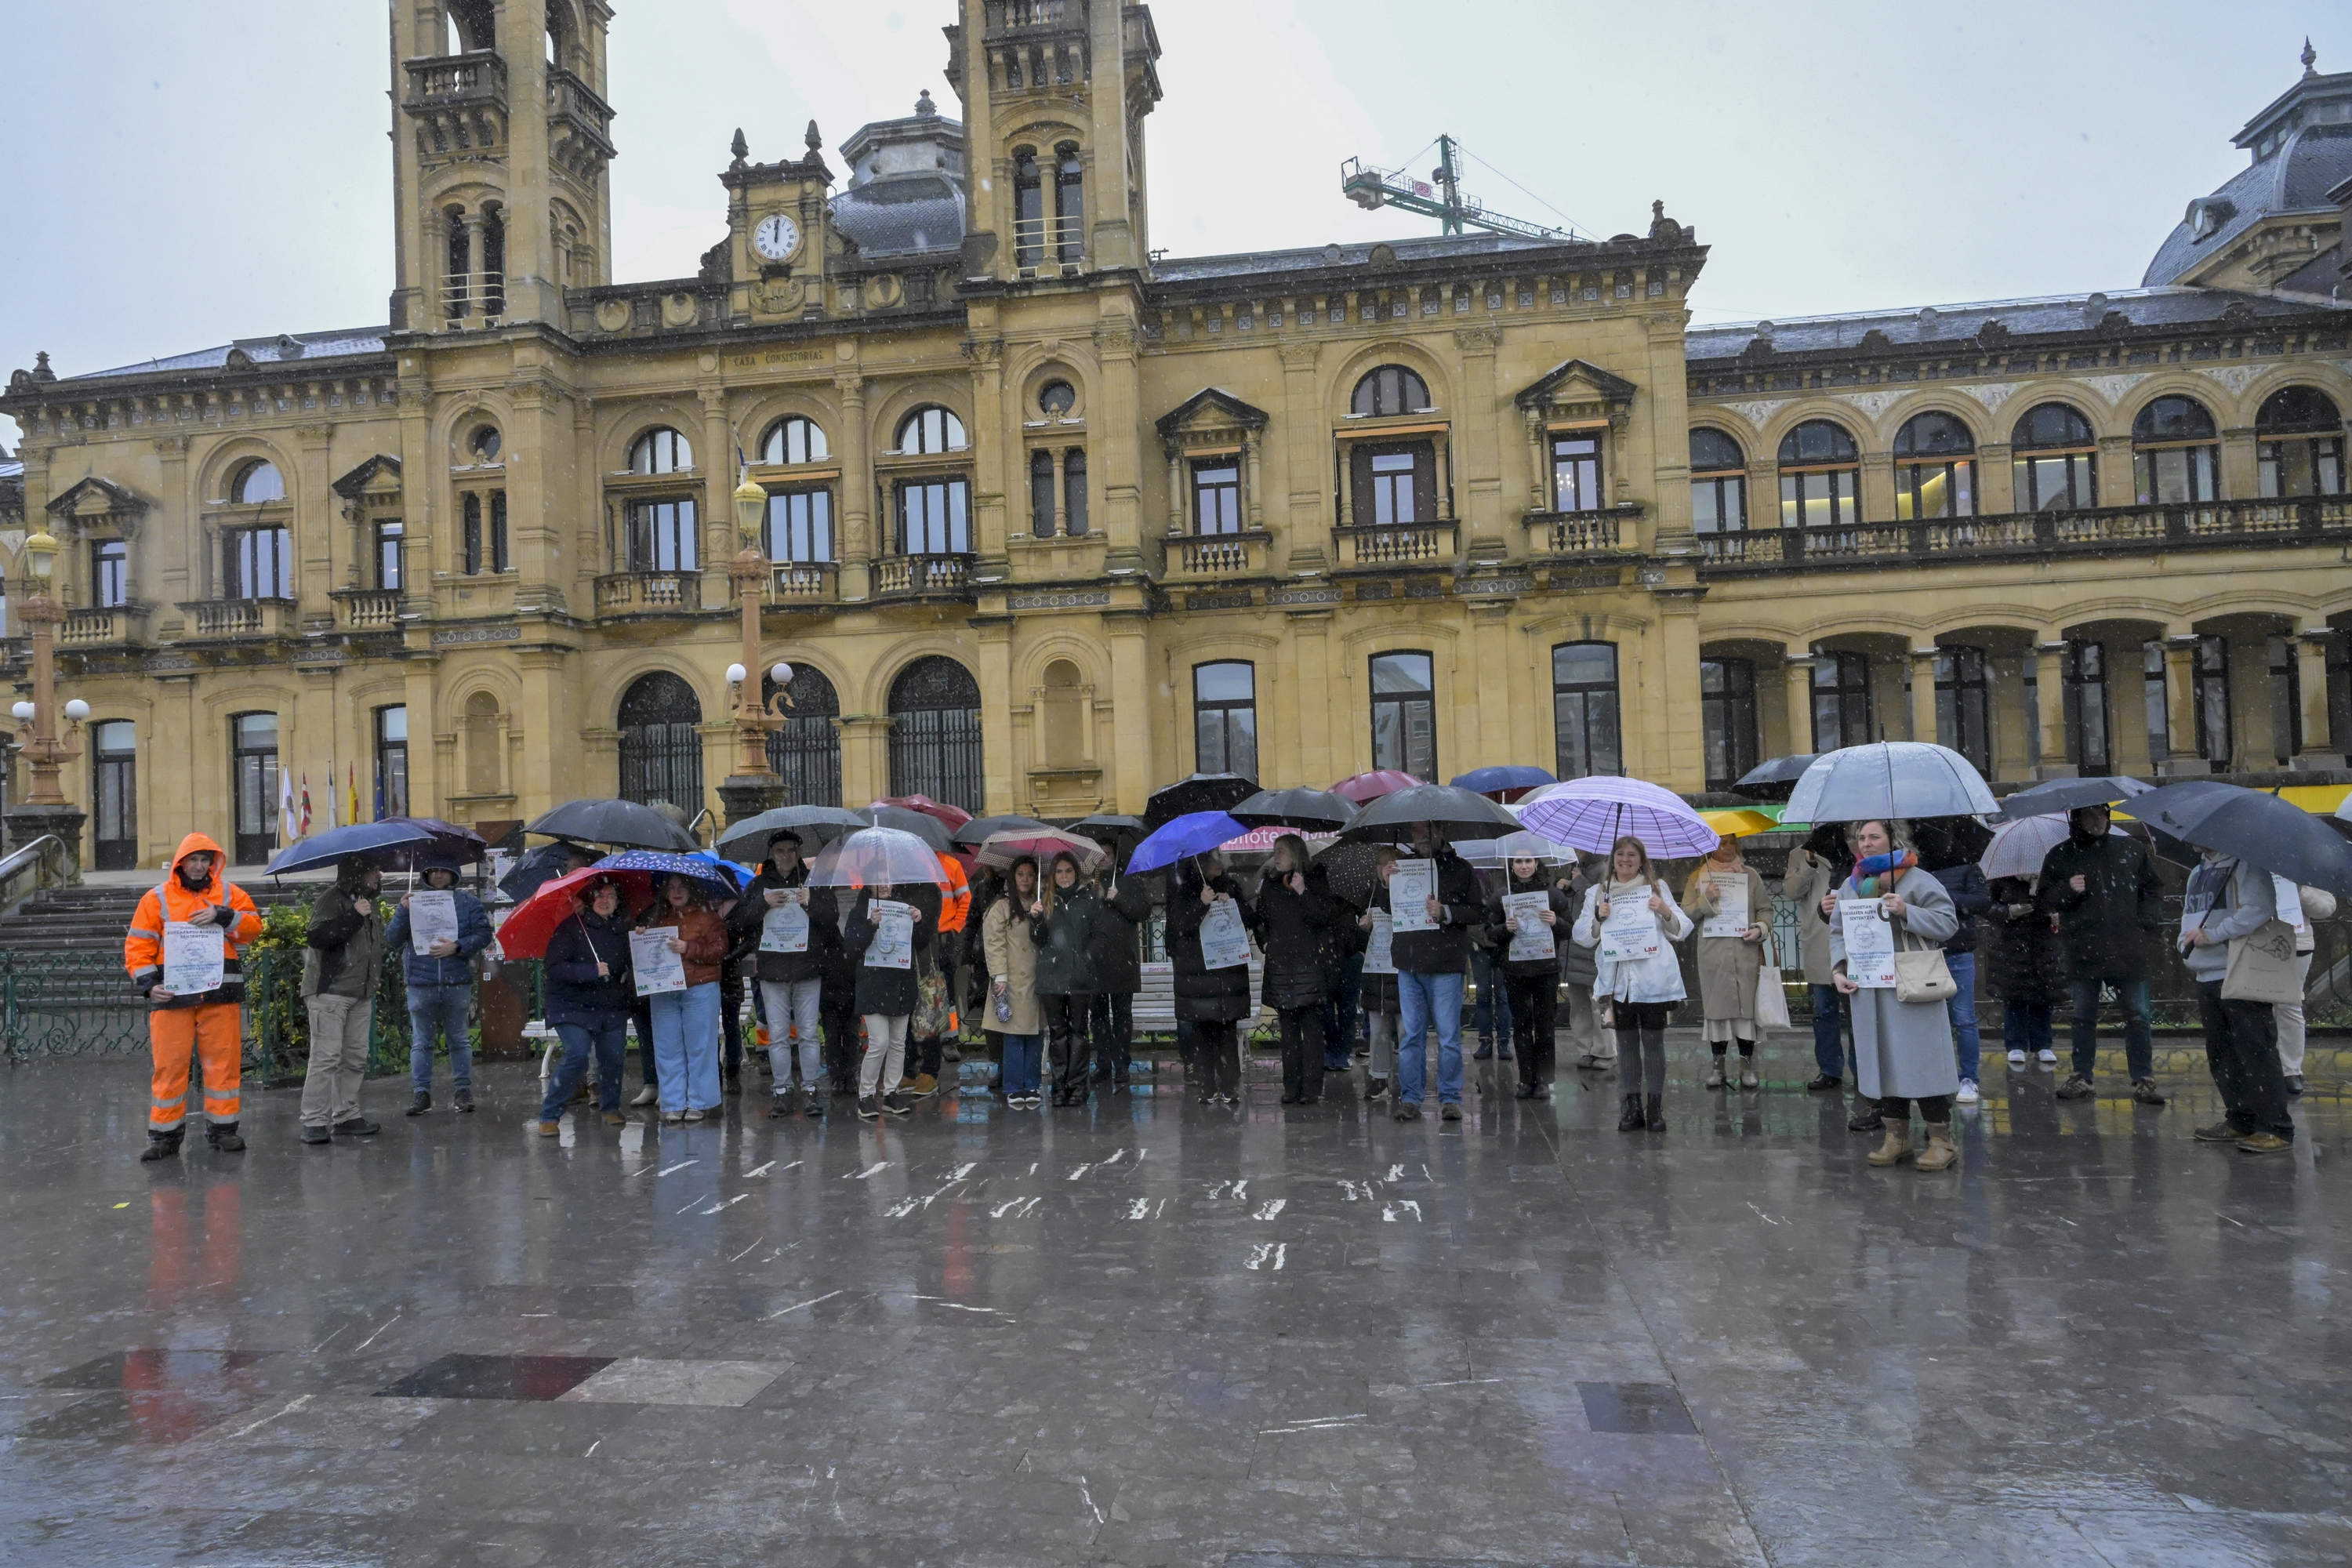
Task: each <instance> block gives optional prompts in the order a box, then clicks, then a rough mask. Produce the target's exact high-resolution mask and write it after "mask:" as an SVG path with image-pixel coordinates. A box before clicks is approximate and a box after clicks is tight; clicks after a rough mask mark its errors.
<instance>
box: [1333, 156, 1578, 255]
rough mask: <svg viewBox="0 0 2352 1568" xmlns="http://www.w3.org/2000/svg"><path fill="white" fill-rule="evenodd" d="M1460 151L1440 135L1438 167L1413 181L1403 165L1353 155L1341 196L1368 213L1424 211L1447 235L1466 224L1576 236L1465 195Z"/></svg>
mask: <svg viewBox="0 0 2352 1568" xmlns="http://www.w3.org/2000/svg"><path fill="white" fill-rule="evenodd" d="M1458 152H1459V144H1458V143H1456V142H1454V138H1453V137H1451V136H1440V137H1439V138H1438V139H1437V167H1436V168H1434V169H1432V170H1431V171H1430V172H1429V179H1428V180H1427V181H1426V182H1424V181H1421V180H1416V179H1414V178H1413V177H1412V175H1411V174H1407V173H1406V172H1405V171H1404V170H1402V169H1396V170H1383V169H1375V168H1373V167H1371V166H1370V165H1369V164H1367V163H1364V162H1363V161H1362V160H1361V159H1360V158H1350V159H1349V160H1348V161H1347V162H1346V163H1342V164H1340V165H1339V194H1340V195H1344V196H1346V197H1347V198H1348V199H1349V201H1351V202H1353V203H1355V204H1356V205H1358V206H1360V207H1361V208H1363V209H1364V210H1365V211H1366V212H1378V211H1379V210H1380V209H1381V208H1382V207H1402V208H1403V209H1404V210H1405V211H1407V212H1416V213H1426V214H1428V215H1429V216H1431V217H1433V218H1435V219H1437V220H1438V221H1439V222H1440V223H1442V224H1443V225H1444V233H1446V234H1460V233H1461V232H1462V230H1463V226H1464V225H1465V224H1467V225H1470V226H1473V227H1476V228H1483V229H1486V230H1488V231H1490V232H1492V233H1495V234H1509V235H1517V237H1520V238H1522V239H1572V238H1574V237H1575V236H1574V235H1573V234H1572V233H1571V232H1570V230H1568V229H1564V228H1548V227H1546V226H1544V225H1542V224H1538V223H1529V222H1528V221H1527V220H1526V219H1524V218H1516V217H1506V216H1503V215H1502V214H1500V213H1490V212H1488V211H1487V210H1486V206H1485V205H1484V204H1483V203H1481V202H1480V201H1479V200H1478V198H1477V197H1475V196H1465V195H1463V194H1462V176H1461V173H1460V163H1459V161H1458V159H1457V157H1456V153H1458Z"/></svg>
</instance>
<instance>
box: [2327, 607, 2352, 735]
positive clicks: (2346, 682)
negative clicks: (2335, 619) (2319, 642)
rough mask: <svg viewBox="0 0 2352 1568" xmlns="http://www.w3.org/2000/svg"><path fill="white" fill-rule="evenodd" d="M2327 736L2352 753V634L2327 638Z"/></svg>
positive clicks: (2336, 634)
mask: <svg viewBox="0 0 2352 1568" xmlns="http://www.w3.org/2000/svg"><path fill="white" fill-rule="evenodd" d="M2327 735H2328V743H2329V744H2331V745H2333V746H2334V747H2335V748H2336V750H2337V751H2339V752H2347V753H2352V637H2346V636H2345V635H2344V634H2343V633H2342V632H2332V633H2330V634H2329V635H2328V638H2327Z"/></svg>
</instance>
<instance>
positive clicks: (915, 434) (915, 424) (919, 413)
mask: <svg viewBox="0 0 2352 1568" xmlns="http://www.w3.org/2000/svg"><path fill="white" fill-rule="evenodd" d="M967 445H968V443H967V442H966V441H965V439H964V434H963V421H962V420H961V419H959V418H957V417H956V416H954V415H953V414H950V412H948V410H946V409H944V408H941V407H940V405H938V404H936V403H932V404H926V405H924V406H922V407H920V408H918V409H916V410H915V411H914V412H913V413H912V414H909V415H908V416H907V417H906V418H904V419H902V420H900V421H899V422H898V452H899V454H900V456H902V457H918V456H922V455H925V454H930V453H938V452H961V451H962V450H963V449H964V447H966V446H967Z"/></svg>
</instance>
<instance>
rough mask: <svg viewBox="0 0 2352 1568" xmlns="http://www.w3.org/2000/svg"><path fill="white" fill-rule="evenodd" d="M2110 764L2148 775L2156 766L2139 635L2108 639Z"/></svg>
mask: <svg viewBox="0 0 2352 1568" xmlns="http://www.w3.org/2000/svg"><path fill="white" fill-rule="evenodd" d="M2099 642H2100V656H2101V657H2102V658H2105V660H2106V662H2107V763H2108V765H2109V766H2110V767H2112V768H2114V770H2115V771H2116V773H2123V774H2126V775H2127V776H2129V777H2132V778H2145V777H2147V773H2148V771H2149V769H2150V768H2151V767H2153V766H2154V763H2155V759H2154V758H2153V757H2152V756H2151V755H2150V754H2149V745H2150V741H2149V737H2148V732H2147V673H2146V670H2147V657H2146V655H2144V654H2143V653H2142V652H2141V651H2140V642H2139V639H2138V638H2137V637H2124V638H2106V637H2102V638H2101V639H2099Z"/></svg>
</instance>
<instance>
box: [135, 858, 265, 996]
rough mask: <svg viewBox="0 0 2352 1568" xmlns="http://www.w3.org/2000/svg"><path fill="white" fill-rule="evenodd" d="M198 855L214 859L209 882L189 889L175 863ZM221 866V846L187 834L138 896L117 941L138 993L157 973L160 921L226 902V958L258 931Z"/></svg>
mask: <svg viewBox="0 0 2352 1568" xmlns="http://www.w3.org/2000/svg"><path fill="white" fill-rule="evenodd" d="M200 853H203V854H210V855H211V856H213V857H214V861H215V864H214V867H213V880H212V886H210V887H208V888H206V889H205V890H204V891H203V892H201V893H197V892H191V891H190V890H189V889H188V888H187V886H186V885H185V884H184V883H183V882H182V881H181V880H180V875H179V872H180V862H181V861H183V860H184V859H186V858H188V857H189V856H191V855H195V854H200ZM227 870H228V857H227V856H226V855H225V854H223V853H221V847H220V846H219V845H218V844H215V843H214V842H213V840H212V838H211V837H209V836H207V835H205V834H202V833H191V834H189V835H188V836H187V837H185V838H183V839H181V840H180V847H179V848H178V850H176V851H175V852H174V853H173V856H172V869H171V871H170V873H169V874H167V875H166V876H165V877H164V879H163V885H162V886H160V887H155V888H150V889H147V892H146V894H145V895H144V896H143V897H142V898H141V899H140V900H139V909H138V911H137V912H136V913H134V914H133V915H132V916H131V932H130V934H129V935H128V936H126V937H124V938H123V941H122V966H123V967H124V968H125V969H128V970H129V971H130V972H131V979H132V980H133V981H134V982H136V983H137V984H138V985H139V988H140V989H141V990H142V991H144V990H145V989H146V988H147V987H148V986H150V985H152V984H155V979H154V976H155V975H157V974H160V973H162V971H163V925H164V922H165V921H192V920H194V919H195V918H196V917H197V916H198V915H199V914H201V913H203V912H204V910H207V909H218V908H219V907H220V906H221V905H222V904H224V903H226V904H227V905H228V907H229V908H231V909H233V910H236V911H237V921H236V924H235V925H233V926H231V927H230V928H229V931H228V950H229V957H230V959H231V960H232V961H234V960H235V959H236V957H237V956H238V955H239V953H240V951H241V950H242V949H243V948H244V946H245V944H246V943H247V942H251V941H253V940H254V939H255V938H256V937H257V936H259V935H260V934H261V911H260V910H257V909H255V908H254V907H253V900H252V898H251V897H250V896H249V895H248V894H247V892H246V890H245V889H243V888H239V887H235V886H232V885H231V884H230V882H229V880H228V877H227V875H226V873H227ZM151 972H152V973H151ZM173 1000H175V1001H186V1000H190V999H189V998H178V997H175V998H173Z"/></svg>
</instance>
